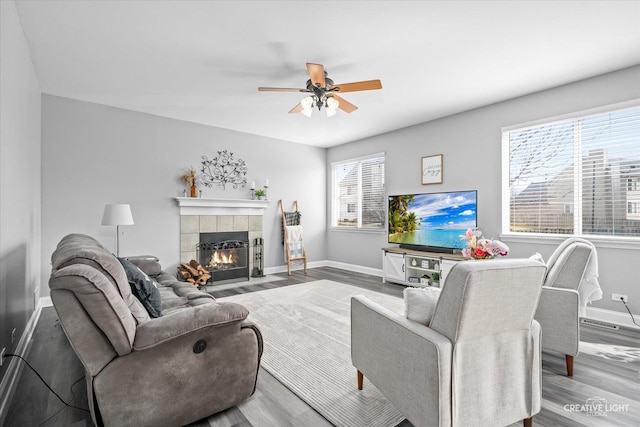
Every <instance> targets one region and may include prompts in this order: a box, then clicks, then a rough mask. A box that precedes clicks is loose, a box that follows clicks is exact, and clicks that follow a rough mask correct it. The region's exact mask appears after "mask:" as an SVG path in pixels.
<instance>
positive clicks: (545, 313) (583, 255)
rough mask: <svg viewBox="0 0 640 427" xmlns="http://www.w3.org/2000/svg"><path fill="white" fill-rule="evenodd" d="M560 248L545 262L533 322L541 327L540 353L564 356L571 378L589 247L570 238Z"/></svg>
mask: <svg viewBox="0 0 640 427" xmlns="http://www.w3.org/2000/svg"><path fill="white" fill-rule="evenodd" d="M572 240H574V241H572V242H571V243H570V244H569V245H567V246H566V247H563V246H560V247H559V248H558V249H556V251H555V252H554V253H553V254H552V255H551V257H550V258H549V261H548V263H547V269H548V270H547V277H546V279H545V281H544V286H543V287H542V294H541V295H540V303H539V304H538V310H537V311H536V315H535V319H536V320H537V321H538V323H540V326H541V327H542V350H543V351H553V352H558V353H562V354H564V355H565V362H566V365H567V375H568V376H570V377H571V376H573V359H574V357H575V356H577V355H578V345H579V343H580V315H579V313H580V294H579V293H578V288H579V287H580V283H581V282H582V278H583V277H584V274H585V271H586V269H587V265H588V264H589V260H590V259H591V257H592V256H593V252H594V249H593V246H592V245H591V243H590V242H588V241H586V240H582V239H572Z"/></svg>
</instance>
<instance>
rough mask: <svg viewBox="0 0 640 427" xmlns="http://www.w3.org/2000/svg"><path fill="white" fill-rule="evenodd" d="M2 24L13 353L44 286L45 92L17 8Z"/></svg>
mask: <svg viewBox="0 0 640 427" xmlns="http://www.w3.org/2000/svg"><path fill="white" fill-rule="evenodd" d="M0 19H1V20H0V31H1V33H0V88H2V90H1V95H0V349H2V348H5V347H6V349H7V353H10V352H13V351H14V350H15V349H16V346H17V345H18V342H19V339H20V337H21V336H22V333H23V332H24V328H25V326H26V324H27V321H28V320H29V318H30V316H31V314H32V313H33V310H34V308H35V299H34V291H35V290H36V289H39V285H40V264H41V263H40V194H41V191H40V87H39V85H38V80H37V79H36V75H35V71H34V68H33V65H32V63H31V58H30V56H29V49H28V47H27V42H26V40H25V39H24V36H23V34H22V29H21V27H20V23H19V21H18V15H17V13H16V9H15V4H14V3H13V2H4V1H3V2H0ZM14 328H15V329H16V336H15V338H16V339H15V342H14V343H13V344H11V331H12V330H13V329H14ZM7 365H8V364H4V365H3V367H2V368H1V370H0V373H1V375H4V372H5V369H6V366H7ZM1 375H0V376H1Z"/></svg>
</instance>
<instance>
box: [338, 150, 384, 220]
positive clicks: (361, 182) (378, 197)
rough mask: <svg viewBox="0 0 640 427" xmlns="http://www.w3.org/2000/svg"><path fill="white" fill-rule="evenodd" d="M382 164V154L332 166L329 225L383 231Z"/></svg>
mask: <svg viewBox="0 0 640 427" xmlns="http://www.w3.org/2000/svg"><path fill="white" fill-rule="evenodd" d="M384 165H385V156H384V154H377V155H373V156H368V157H364V158H360V159H354V160H347V161H343V162H337V163H334V164H333V165H332V176H333V203H332V211H333V215H332V226H334V227H347V228H354V229H357V228H369V229H382V228H384V224H385V202H386V199H385V186H384Z"/></svg>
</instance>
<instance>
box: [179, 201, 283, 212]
mask: <svg viewBox="0 0 640 427" xmlns="http://www.w3.org/2000/svg"><path fill="white" fill-rule="evenodd" d="M175 200H176V201H177V202H178V206H179V207H180V215H264V210H265V209H266V208H267V207H269V202H270V201H269V200H249V199H202V198H197V197H176V198H175Z"/></svg>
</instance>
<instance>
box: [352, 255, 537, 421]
mask: <svg viewBox="0 0 640 427" xmlns="http://www.w3.org/2000/svg"><path fill="white" fill-rule="evenodd" d="M545 271H546V267H545V266H544V265H543V264H541V263H539V262H536V261H532V260H525V259H507V260H487V261H465V262H460V263H458V264H456V265H455V267H453V269H452V270H451V272H450V273H449V276H448V277H447V284H446V286H445V287H444V288H443V289H442V292H441V294H440V297H439V299H438V302H437V305H436V307H435V312H434V314H433V319H432V320H431V322H430V323H429V324H428V326H427V325H423V324H420V323H417V322H414V321H411V320H408V319H406V318H405V317H404V316H401V315H399V314H396V313H393V312H391V311H389V310H387V309H385V308H384V307H381V306H380V305H378V304H376V303H374V302H372V301H370V300H368V299H367V298H365V297H361V296H359V297H354V298H353V299H352V301H351V355H352V362H353V365H354V367H355V368H356V369H357V370H358V387H359V388H362V386H363V384H362V381H363V377H366V378H367V379H368V380H369V381H370V382H371V383H373V385H375V386H376V387H377V388H378V390H380V392H382V394H383V395H384V396H385V397H387V399H389V401H391V403H393V404H394V405H395V406H396V408H398V410H399V411H400V412H401V413H402V414H403V415H404V416H406V417H407V419H408V420H409V421H411V423H412V424H413V425H415V426H416V427H422V426H439V427H441V426H472V425H477V426H505V425H509V424H512V423H514V422H517V421H518V420H523V421H524V425H525V426H530V425H532V417H533V415H535V414H536V413H538V412H539V411H540V407H541V399H542V391H541V387H542V386H541V366H540V363H541V361H540V325H539V324H538V322H536V321H535V320H533V314H534V312H535V309H536V306H537V304H538V299H539V297H540V292H541V288H542V281H543V279H544V275H545Z"/></svg>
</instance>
